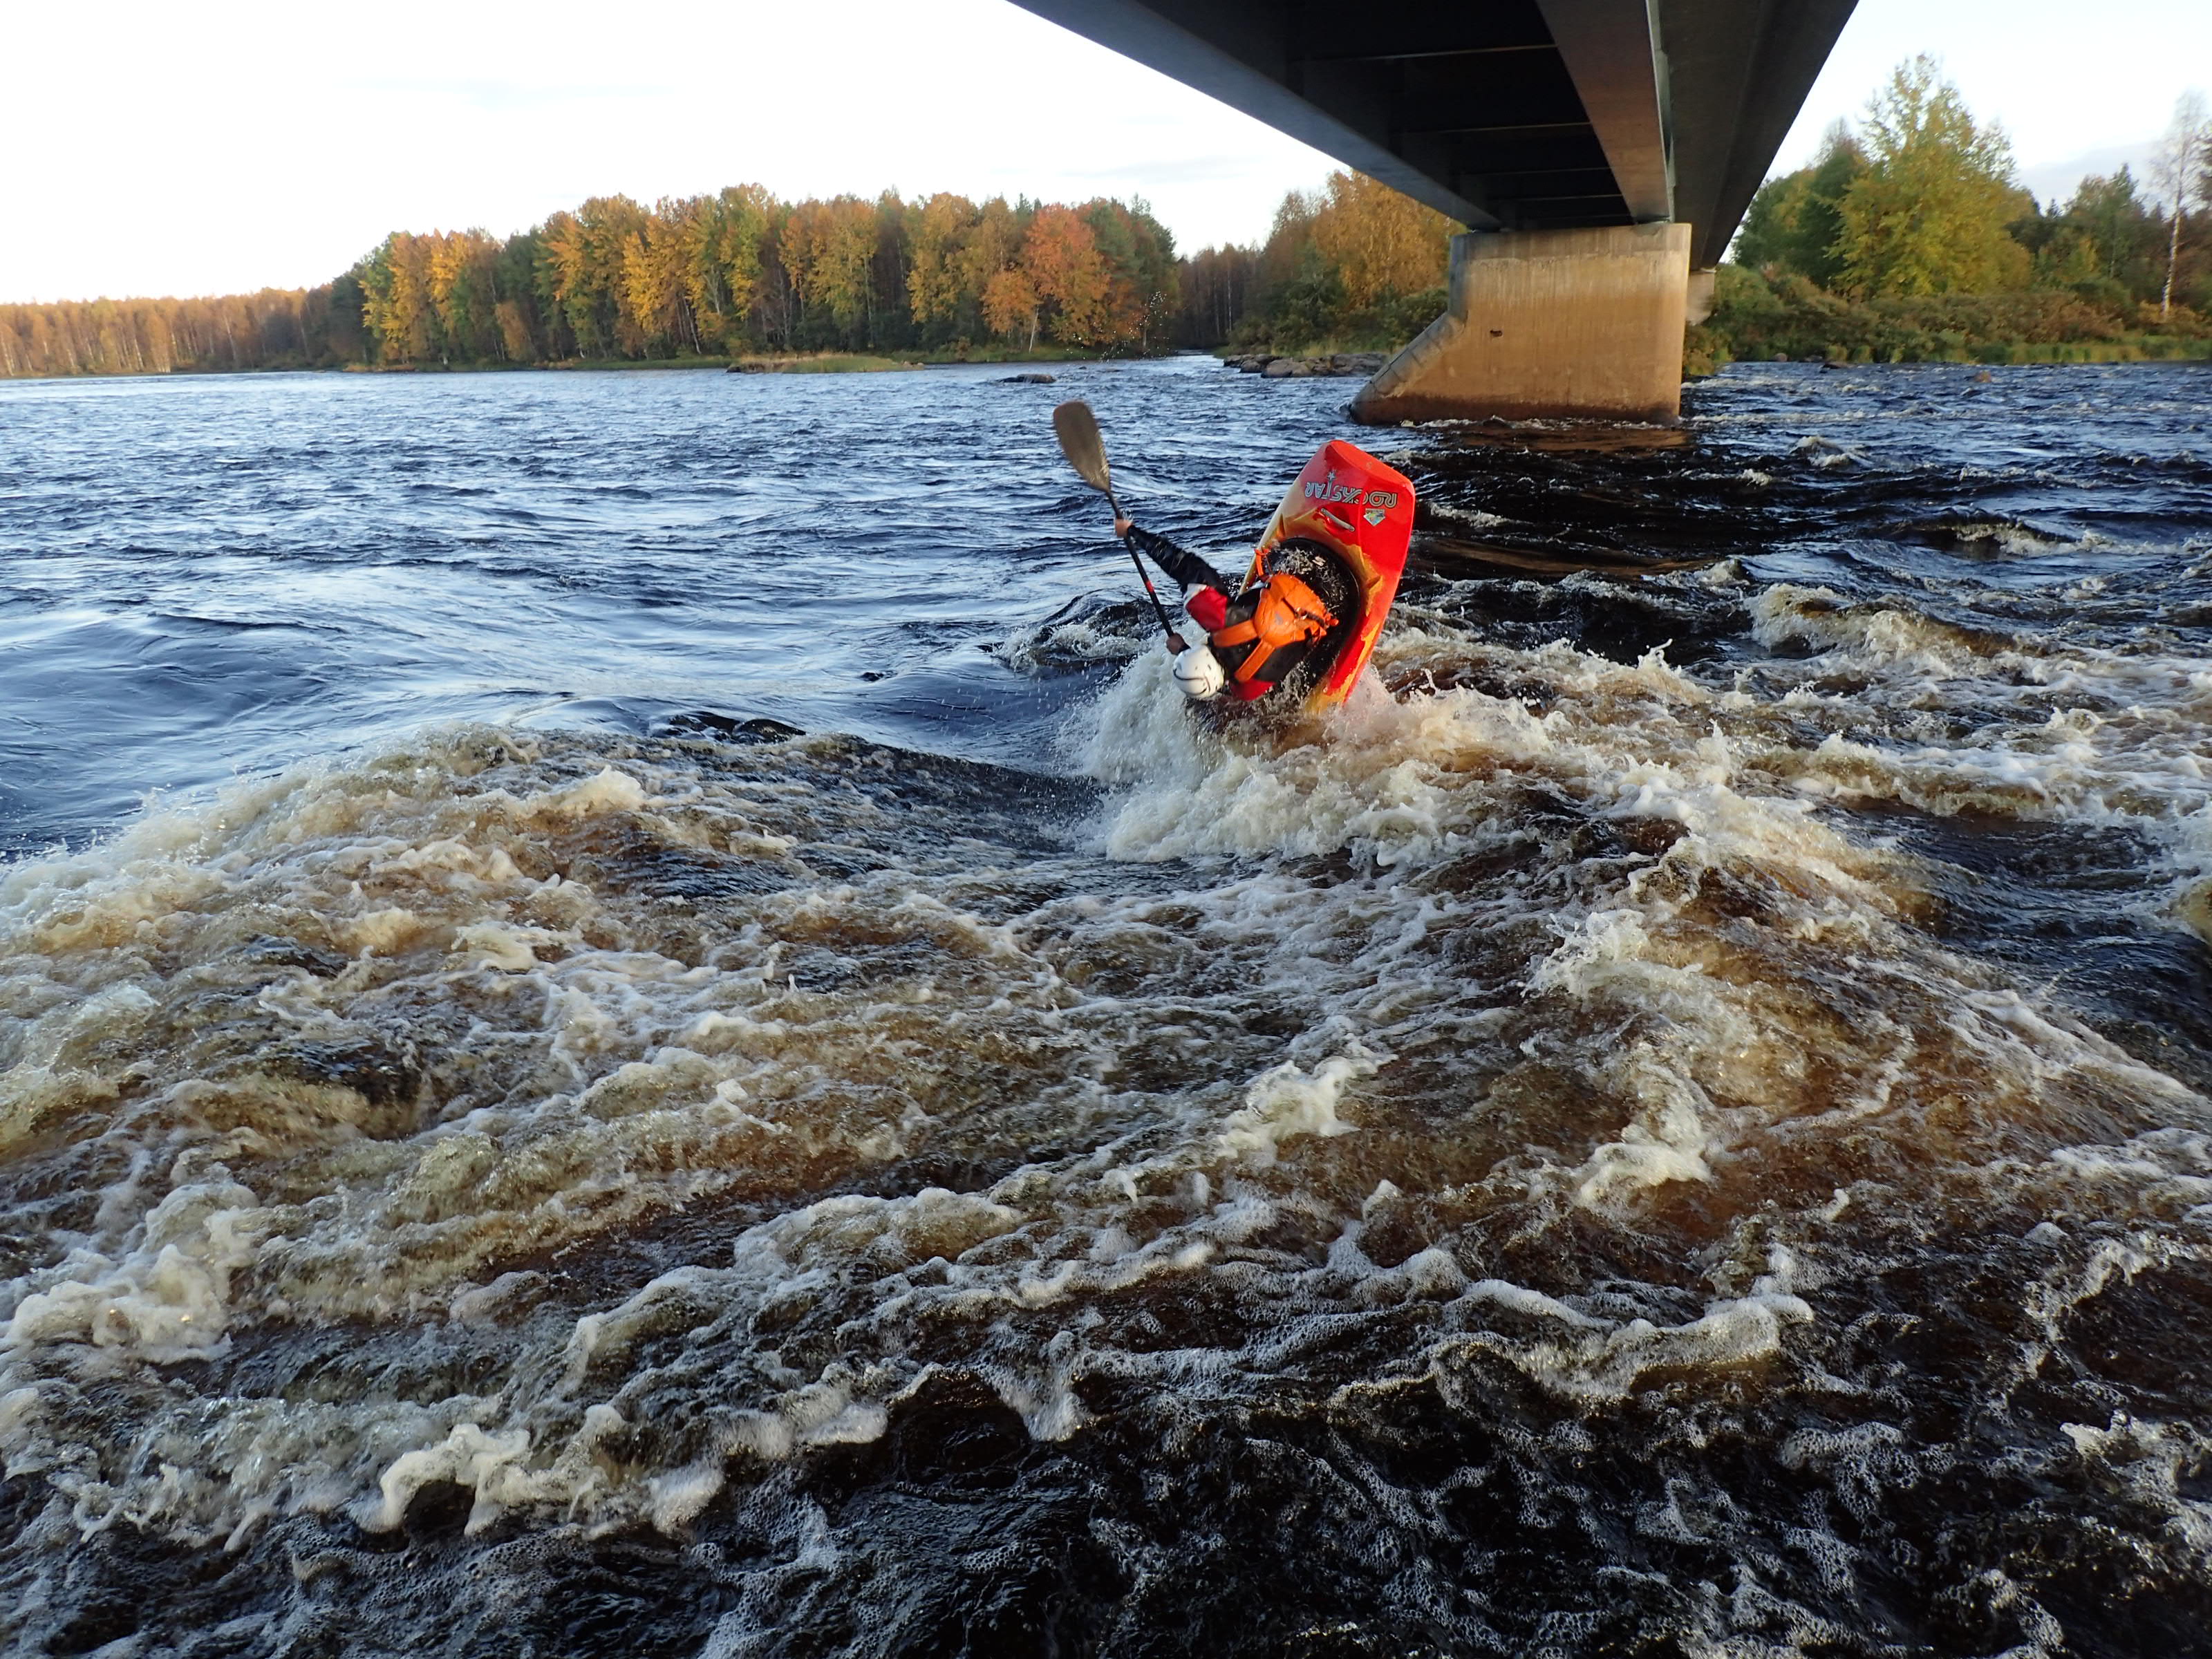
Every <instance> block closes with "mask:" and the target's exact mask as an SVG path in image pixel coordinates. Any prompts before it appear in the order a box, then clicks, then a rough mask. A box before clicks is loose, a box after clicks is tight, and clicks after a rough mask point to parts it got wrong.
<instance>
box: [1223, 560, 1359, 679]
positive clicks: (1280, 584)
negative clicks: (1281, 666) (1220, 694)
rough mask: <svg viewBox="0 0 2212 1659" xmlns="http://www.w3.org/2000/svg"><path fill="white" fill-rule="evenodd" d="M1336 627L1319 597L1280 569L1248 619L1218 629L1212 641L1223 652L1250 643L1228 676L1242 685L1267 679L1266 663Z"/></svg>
mask: <svg viewBox="0 0 2212 1659" xmlns="http://www.w3.org/2000/svg"><path fill="white" fill-rule="evenodd" d="M1335 626H1336V617H1334V615H1333V614H1332V613H1331V612H1330V611H1329V608H1328V605H1326V604H1325V603H1323V601H1322V597H1321V595H1320V594H1318V593H1316V592H1314V591H1313V589H1312V588H1311V587H1310V586H1308V585H1307V584H1306V583H1305V582H1304V580H1301V579H1299V578H1298V577H1297V576H1294V575H1292V574H1291V573H1290V572H1289V571H1287V570H1279V571H1277V572H1276V573H1275V574H1273V575H1272V576H1270V577H1268V578H1267V580H1266V581H1265V582H1264V583H1263V584H1262V585H1261V589H1260V602H1259V604H1258V605H1257V606H1255V608H1254V610H1253V612H1252V614H1251V616H1250V617H1248V618H1246V619H1245V620H1244V621H1243V622H1239V623H1230V624H1229V626H1228V627H1226V628H1224V629H1219V630H1218V631H1217V632H1216V633H1215V634H1213V635H1212V642H1213V643H1214V644H1215V645H1218V646H1219V647H1222V648H1223V649H1224V650H1228V649H1231V648H1233V647H1237V646H1240V645H1244V644H1247V643H1250V644H1252V647H1253V648H1252V649H1251V650H1250V651H1248V652H1247V653H1245V654H1244V660H1243V662H1240V663H1238V664H1237V671H1236V672H1235V674H1234V675H1233V676H1231V678H1234V679H1235V680H1236V681H1237V684H1240V685H1241V684H1244V683H1245V682H1247V681H1249V680H1255V679H1266V678H1268V676H1267V672H1266V670H1267V664H1268V662H1269V661H1270V660H1271V659H1273V657H1274V654H1275V653H1277V652H1278V651H1280V650H1281V649H1282V648H1283V647H1285V646H1290V645H1300V644H1303V643H1304V642H1305V641H1308V640H1317V639H1319V638H1320V637H1321V636H1322V635H1324V634H1326V633H1328V630H1329V629H1332V628H1334V627H1335Z"/></svg>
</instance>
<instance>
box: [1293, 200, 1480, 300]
mask: <svg viewBox="0 0 2212 1659" xmlns="http://www.w3.org/2000/svg"><path fill="white" fill-rule="evenodd" d="M1284 214H1287V215H1291V216H1304V217H1309V218H1310V223H1311V227H1312V235H1313V240H1314V246H1316V248H1317V249H1318V250H1319V251H1320V252H1321V256H1322V259H1323V260H1324V261H1325V262H1326V263H1327V264H1328V265H1329V266H1330V267H1331V268H1332V269H1334V270H1335V271H1336V273H1337V275H1338V276H1339V278H1340V280H1341V281H1342V282H1343V283H1344V296H1345V298H1346V301H1349V302H1350V303H1351V304H1352V305H1353V306H1356V307H1357V306H1371V305H1373V304H1375V303H1376V301H1379V300H1386V299H1392V298H1395V297H1396V296H1398V295H1407V294H1419V293H1423V292H1425V290H1427V289H1432V288H1440V287H1442V286H1443V282H1444V279H1445V276H1446V274H1447V272H1448V270H1449V267H1450V262H1451V237H1452V233H1453V232H1454V231H1455V230H1457V229H1458V228H1459V227H1458V226H1457V225H1455V224H1454V223H1453V222H1451V221H1450V220H1449V219H1447V218H1446V217H1444V216H1443V214H1441V213H1438V212H1437V210H1435V209H1434V208H1430V207H1424V206H1422V205H1421V204H1419V202H1416V201H1415V200H1413V197H1410V196H1403V195H1401V194H1400V193H1399V192H1398V191H1395V190H1393V189H1391V188H1390V187H1389V185H1382V184H1377V183H1376V181H1375V180H1374V179H1370V178H1369V177H1368V176H1367V175H1366V174H1365V173H1331V174H1329V176H1328V184H1327V185H1324V186H1323V187H1322V192H1321V195H1320V198H1319V199H1318V200H1311V199H1308V200H1304V201H1299V202H1298V203H1297V207H1296V208H1293V206H1292V204H1291V202H1289V201H1286V202H1285V204H1283V210H1282V214H1279V215H1278V223H1280V222H1281V221H1282V216H1283V215H1284Z"/></svg>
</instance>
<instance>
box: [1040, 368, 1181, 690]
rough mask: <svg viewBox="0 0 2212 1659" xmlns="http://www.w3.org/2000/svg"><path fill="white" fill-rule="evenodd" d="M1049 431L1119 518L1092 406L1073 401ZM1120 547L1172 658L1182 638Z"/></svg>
mask: <svg viewBox="0 0 2212 1659" xmlns="http://www.w3.org/2000/svg"><path fill="white" fill-rule="evenodd" d="M1052 429H1053V431H1054V433H1055V434H1057V435H1059V438H1060V453H1061V454H1063V455H1065V456H1066V457H1067V464H1068V465H1070V466H1072V467H1073V468H1074V469H1075V473H1076V476H1077V477H1079V478H1081V479H1082V480H1083V482H1084V483H1087V484H1089V485H1090V486H1091V488H1092V489H1095V490H1097V491H1098V492H1099V493H1100V494H1101V495H1104V496H1105V497H1106V505H1107V506H1109V507H1112V508H1113V509H1114V516H1115V518H1116V519H1119V518H1121V516H1122V513H1121V502H1119V501H1115V499H1114V475H1113V472H1112V471H1110V470H1109V468H1108V466H1107V465H1106V441H1105V440H1104V439H1103V438H1102V437H1100V436H1099V435H1098V417H1097V416H1095V415H1093V414H1092V413H1091V405H1090V404H1086V403H1085V402H1084V401H1083V399H1081V398H1073V399H1071V400H1070V401H1068V402H1066V403H1064V404H1060V407H1059V408H1057V409H1055V410H1053V411H1052ZM1121 545H1122V546H1124V547H1126V548H1128V550H1129V562H1130V563H1132V564H1133V565H1135V566H1136V567H1137V580H1139V581H1140V582H1142V583H1144V585H1145V596H1146V598H1147V599H1150V600H1152V610H1153V611H1154V612H1155V613H1156V614H1157V615H1158V617H1159V619H1160V629H1161V631H1162V632H1164V634H1166V635H1167V636H1168V653H1169V654H1170V656H1172V655H1173V654H1174V653H1176V652H1178V651H1180V650H1182V648H1183V637H1182V635H1180V634H1178V633H1176V630H1175V624H1174V623H1171V622H1170V621H1169V620H1168V608H1167V606H1165V605H1162V604H1161V603H1160V596H1159V593H1158V590H1157V589H1155V588H1154V587H1153V586H1152V576H1151V575H1150V574H1149V573H1147V572H1146V569H1145V562H1144V560H1142V559H1141V558H1139V557H1138V556H1137V550H1136V548H1135V547H1134V546H1133V545H1132V544H1131V543H1130V542H1129V539H1128V538H1127V537H1126V536H1125V537H1123V538H1122V539H1121Z"/></svg>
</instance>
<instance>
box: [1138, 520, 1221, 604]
mask: <svg viewBox="0 0 2212 1659" xmlns="http://www.w3.org/2000/svg"><path fill="white" fill-rule="evenodd" d="M1129 545H1130V546H1132V547H1133V548H1135V549H1136V550H1138V551H1139V553H1145V554H1149V555H1150V556H1151V557H1152V562H1153V563H1154V564H1157V565H1158V566H1159V568H1161V569H1163V570H1164V571H1166V572H1167V573H1168V574H1169V575H1170V577H1171V578H1173V579H1174V580H1176V581H1177V582H1180V583H1181V584H1182V586H1185V587H1211V588H1212V589H1213V590H1214V591H1215V592H1220V593H1228V592H1233V591H1234V590H1233V589H1231V586H1229V584H1228V582H1227V581H1226V580H1224V579H1223V577H1222V574H1221V573H1220V572H1219V571H1218V570H1216V569H1215V568H1213V567H1212V565H1210V564H1208V563H1206V561H1205V560H1204V559H1201V558H1200V557H1199V556H1198V555H1197V554H1195V553H1187V552H1185V551H1184V550H1182V548H1180V547H1177V546H1176V544H1174V543H1173V542H1171V541H1170V540H1169V539H1168V538H1166V537H1164V536H1156V535H1154V534H1153V533H1152V532H1151V531H1149V530H1139V529H1133V530H1131V531H1130V532H1129Z"/></svg>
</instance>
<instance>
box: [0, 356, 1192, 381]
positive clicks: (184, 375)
mask: <svg viewBox="0 0 2212 1659" xmlns="http://www.w3.org/2000/svg"><path fill="white" fill-rule="evenodd" d="M1176 355H1177V354H1175V353H1171V352H1163V353H1158V354H1155V355H1153V356H1146V357H1121V356H1115V357H1109V356H1104V355H1103V354H1101V353H1091V354H1090V355H1087V356H1085V355H1081V354H1070V353H1067V352H1064V351H1062V352H1055V353H1049V354H1048V353H1045V352H1037V353H1035V354H1029V353H1020V352H1016V353H1009V354H1008V355H1006V356H996V355H974V354H971V355H969V356H965V357H954V356H941V355H930V356H913V357H887V356H876V355H875V354H872V353H869V352H852V351H816V352H793V353H778V354H775V355H773V356H769V355H765V354H763V355H758V356H756V355H752V354H747V355H746V356H740V357H690V356H686V357H643V358H635V359H633V358H628V357H580V358H572V359H570V360H568V362H556V363H391V364H371V363H340V364H328V363H271V364H269V365H267V366H266V367H264V368H187V367H183V366H179V367H176V368H147V369H137V370H131V369H117V370H112V371H110V372H108V373H106V374H9V375H0V386H6V385H10V384H15V383H19V382H20V383H25V384H27V383H29V382H32V381H44V380H204V379H209V378H211V377H214V376H218V375H253V374H611V373H616V372H620V373H623V374H635V373H637V372H638V371H640V370H648V371H661V370H683V369H690V370H698V371H708V370H711V371H714V372H715V373H719V374H728V373H731V372H732V371H733V370H734V371H737V372H739V373H744V374H892V373H896V372H899V371H902V370H906V369H923V368H1035V367H1039V366H1044V365H1050V364H1055V363H1060V364H1064V363H1097V362H1158V361H1160V360H1162V359H1163V358H1165V357H1168V356H1176Z"/></svg>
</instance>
